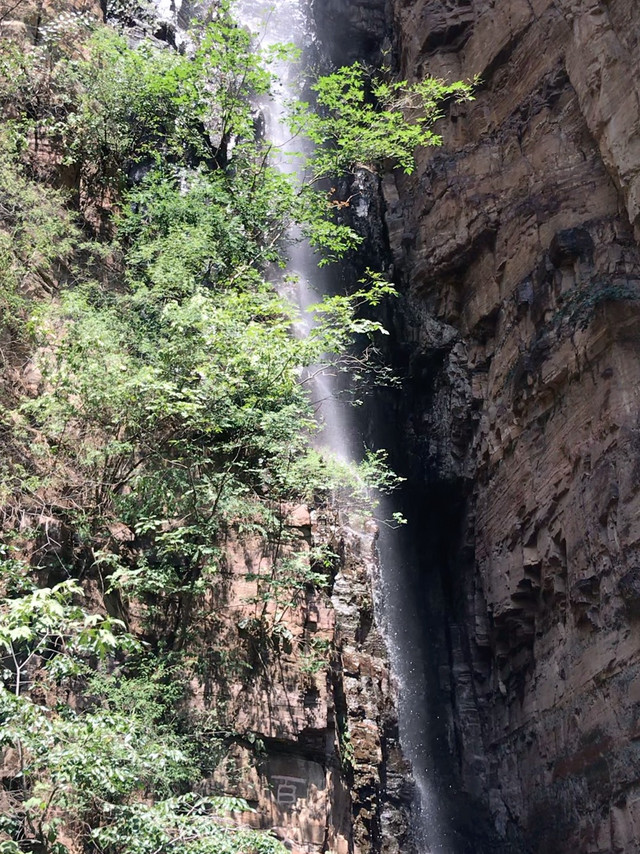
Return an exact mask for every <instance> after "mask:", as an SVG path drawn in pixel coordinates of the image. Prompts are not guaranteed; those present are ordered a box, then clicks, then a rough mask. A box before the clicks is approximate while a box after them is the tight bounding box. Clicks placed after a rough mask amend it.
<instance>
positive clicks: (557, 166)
mask: <svg viewBox="0 0 640 854" xmlns="http://www.w3.org/2000/svg"><path fill="white" fill-rule="evenodd" d="M395 15H396V36H397V43H398V50H399V56H400V63H401V68H402V73H403V74H405V75H407V76H409V77H416V76H417V77H420V76H421V75H423V74H426V73H430V74H434V75H441V76H445V77H448V78H461V77H462V78H469V77H472V76H473V75H475V74H479V75H480V77H481V82H480V84H479V86H478V89H477V93H476V100H475V101H474V102H472V103H469V104H463V105H453V106H451V107H450V109H449V112H448V115H447V117H446V119H444V120H443V121H442V122H441V127H440V128H439V130H440V132H441V133H442V135H443V137H444V139H445V145H444V147H443V148H442V149H439V150H430V151H425V152H421V153H420V155H419V167H418V169H417V171H416V172H415V174H414V175H412V176H410V177H401V176H397V175H396V176H395V177H393V178H389V179H387V181H386V199H387V204H388V224H389V231H390V235H391V240H392V244H393V250H394V256H395V261H396V264H397V266H398V268H399V269H400V270H401V271H402V275H403V278H404V289H405V293H406V299H407V302H406V306H405V310H404V312H403V315H402V318H401V319H399V321H398V327H399V328H398V335H399V340H400V345H401V346H402V347H403V348H404V351H405V352H406V354H407V356H406V358H407V363H408V369H409V379H408V382H407V384H406V387H405V399H404V402H403V403H402V404H399V418H400V419H401V424H403V425H404V426H403V427H401V429H402V430H403V432H404V435H405V436H406V437H408V438H409V445H408V447H409V452H408V453H409V456H407V455H406V454H405V457H404V460H405V463H404V465H405V468H407V467H408V469H409V471H408V472H407V473H409V474H410V476H411V479H412V485H413V488H414V489H415V490H416V491H418V492H422V494H423V496H424V500H425V506H427V504H429V502H431V504H429V507H430V512H432V513H434V515H435V520H436V521H435V523H434V522H433V520H432V524H435V525H436V526H437V524H438V523H437V519H438V518H440V519H441V520H442V519H444V518H445V515H444V513H445V511H444V510H442V509H441V508H438V507H434V504H436V503H437V498H436V499H435V500H434V496H436V497H437V496H439V497H440V499H442V497H443V496H446V497H447V499H448V500H449V502H450V506H451V505H452V504H455V502H456V501H457V502H458V507H462V508H463V509H462V510H460V511H459V512H458V515H457V517H456V519H457V521H456V523H455V525H452V524H449V528H448V529H447V531H448V533H449V534H450V541H449V542H448V544H446V545H447V548H446V553H447V557H446V560H444V561H443V560H442V559H441V558H438V559H436V560H435V564H434V560H433V555H431V556H430V555H429V554H428V553H427V554H426V555H425V566H426V567H427V566H431V570H430V571H428V570H425V579H426V580H425V582H424V585H425V589H427V590H429V591H430V592H431V593H432V594H433V591H434V590H440V591H442V590H444V591H445V592H444V593H443V594H441V595H442V600H441V601H440V603H439V604H438V602H436V604H435V605H434V604H432V605H431V607H432V608H434V609H435V610H437V611H438V616H439V619H440V621H441V631H442V635H441V639H440V640H439V641H436V644H435V649H434V650H433V651H432V654H433V655H435V656H436V658H437V660H438V663H440V664H441V665H442V667H443V668H444V671H446V670H447V669H452V670H453V677H454V678H453V681H452V683H451V685H452V686H453V687H452V690H453V697H454V702H453V707H451V705H450V700H449V699H448V696H447V692H448V691H449V690H450V686H449V680H448V677H447V678H446V679H444V678H443V679H442V680H441V687H440V689H438V688H437V686H436V689H435V690H436V693H437V692H438V690H439V694H438V702H439V703H441V704H442V707H443V708H445V709H446V708H449V711H448V713H447V712H445V714H447V715H448V718H449V727H450V729H449V737H450V745H451V759H450V762H451V763H452V764H453V765H456V764H458V766H459V772H460V777H461V780H462V788H463V790H465V791H467V792H470V793H472V794H473V795H474V796H477V797H478V798H480V799H481V800H483V801H484V803H485V804H487V805H488V806H489V807H490V809H491V811H492V814H493V819H494V823H495V825H496V827H497V829H498V831H499V834H500V836H501V837H502V838H503V839H509V840H512V841H513V844H514V846H515V848H514V850H517V851H521V850H531V851H535V852H539V854H552V852H559V853H560V852H563V854H567V852H592V853H593V854H595V852H599V854H604V852H613V851H615V852H622V851H624V852H632V851H636V850H638V849H639V848H640V813H639V812H638V807H637V805H638V804H639V803H640V753H639V748H638V745H639V743H640V742H639V741H638V723H637V718H638V712H637V708H638V699H639V698H640V695H639V693H638V689H637V687H636V685H637V684H638V678H639V676H640V631H639V622H638V620H639V618H640V607H639V606H640V568H639V567H640V551H639V544H640V496H639V489H640V481H639V479H638V453H639V450H640V303H638V302H637V299H638V296H640V289H639V285H640V252H639V250H638V243H637V239H638V236H639V234H640V82H639V81H640V74H639V70H640V16H639V14H638V7H637V4H636V3H635V2H634V1H633V0H609V2H598V0H560V2H551V0H501V2H490V0H471V2H469V0H458V2H456V0H452V2H447V3H442V2H439V1H438V2H435V0H415V2H411V0H404V2H400V0H397V2H396V3H395ZM400 464H401V465H402V463H400ZM438 514H440V515H439V516H438ZM458 524H460V526H461V527H456V526H457V525H458ZM445 528H446V525H445ZM428 548H429V545H428V543H427V544H426V545H425V551H428ZM434 565H435V569H434V568H433V567H434ZM438 567H439V568H440V569H441V572H440V573H439V574H438V573H437V569H438ZM434 574H437V575H438V578H437V579H436V580H434ZM447 591H448V592H447ZM432 601H433V600H432ZM444 671H443V672H444ZM478 850H480V849H478Z"/></svg>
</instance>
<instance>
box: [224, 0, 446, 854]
mask: <svg viewBox="0 0 640 854" xmlns="http://www.w3.org/2000/svg"><path fill="white" fill-rule="evenodd" d="M306 6H307V4H306V3H305V0H280V2H279V3H278V4H277V6H274V5H272V4H271V3H269V2H265V0H238V3H237V5H236V7H235V9H236V16H237V17H238V19H239V21H240V22H241V23H242V24H243V25H244V26H246V27H247V28H248V29H250V30H251V32H253V33H254V35H255V36H256V38H257V41H258V43H259V44H260V46H261V47H266V46H269V45H273V44H274V43H277V42H281V43H282V42H284V43H293V44H295V46H296V47H297V48H299V49H300V50H304V49H305V48H307V47H308V46H309V45H310V44H311V43H312V41H313V33H312V31H311V29H310V15H309V12H308V9H307V8H306ZM299 70H300V69H296V68H295V66H292V65H291V64H287V63H284V62H283V63H281V64H279V67H276V68H275V72H276V76H277V77H278V78H279V79H280V84H279V88H278V89H276V91H275V92H274V98H273V99H272V100H271V101H269V102H264V103H262V104H261V105H260V108H261V110H262V112H263V116H264V119H265V136H266V138H267V139H268V140H269V142H270V144H271V145H272V146H273V161H274V163H276V164H277V165H278V166H279V167H280V168H281V169H283V170H284V171H287V172H289V173H297V174H299V168H300V167H299V165H298V163H297V160H296V158H295V152H301V153H302V154H304V153H305V143H304V141H302V140H300V139H295V140H294V139H292V138H291V136H290V133H289V131H288V129H287V127H286V124H285V122H284V120H283V119H284V113H285V109H286V107H285V104H286V101H288V100H290V99H292V98H295V97H296V94H297V93H296V85H297V80H296V77H297V75H298V73H299ZM307 153H308V149H307ZM300 178H301V180H302V178H303V176H302V175H300ZM287 277H288V278H291V279H293V280H294V281H295V282H296V284H297V294H296V299H297V302H298V305H299V307H300V308H301V309H302V310H303V312H304V310H306V309H307V308H308V307H309V306H310V305H312V304H313V303H315V302H317V301H318V299H319V298H321V297H322V295H323V293H325V292H327V290H328V282H327V278H326V274H325V272H324V271H323V270H320V269H319V268H318V265H317V256H315V255H314V252H313V250H312V249H311V247H310V246H309V244H308V243H306V242H305V241H299V242H297V243H295V244H294V245H293V247H292V249H291V252H290V257H289V263H288V267H287ZM303 322H305V321H303ZM306 322H308V323H309V324H311V323H312V322H313V321H312V319H311V318H310V319H309V320H308V321H306ZM312 397H313V400H314V402H315V403H316V408H317V412H318V415H319V418H320V420H321V422H322V425H323V429H322V434H321V444H322V445H323V446H324V447H325V448H327V449H328V450H330V451H331V452H332V453H333V454H335V455H336V456H337V457H339V458H340V459H342V460H345V461H350V460H354V459H355V453H354V451H355V447H356V445H357V444H358V441H357V437H358V434H359V430H358V427H357V423H356V419H355V417H354V415H353V411H352V410H351V407H349V405H348V404H346V403H345V402H343V401H341V400H340V399H339V397H338V395H337V393H336V388H335V381H334V378H333V377H332V376H331V375H330V373H327V372H322V371H320V372H319V373H317V374H316V375H315V376H314V379H313V389H312ZM360 444H361V443H360ZM380 509H381V511H382V512H381V516H382V518H385V517H387V518H391V516H392V512H393V511H392V508H391V507H390V505H388V504H386V503H385V502H383V503H382V505H381V507H380ZM400 537H401V532H398V531H395V530H393V529H391V528H389V527H386V526H385V525H384V523H383V524H382V526H381V533H380V537H379V551H380V564H381V577H380V579H379V582H378V589H377V591H376V599H377V602H376V611H377V619H378V621H379V622H380V624H381V626H382V630H383V633H384V635H385V639H386V642H387V647H388V650H389V657H390V663H391V668H392V672H393V674H394V677H395V679H396V681H397V684H398V689H399V704H398V715H399V725H400V741H401V745H402V749H403V753H404V755H405V756H406V758H407V759H408V760H409V761H410V762H411V765H412V768H413V773H414V778H415V782H416V789H417V793H418V803H417V804H416V807H415V810H414V816H413V821H414V828H413V836H414V846H415V848H416V850H417V851H419V852H420V854H452V848H451V845H450V843H449V842H448V840H447V835H448V834H447V832H446V830H445V828H444V826H443V825H444V822H443V820H442V816H441V810H440V807H439V799H438V797H437V793H436V790H435V784H434V782H433V779H434V777H433V769H432V768H431V767H430V765H429V761H430V760H429V757H430V741H429V739H430V736H429V709H428V707H427V705H426V697H427V685H426V678H425V674H424V669H423V666H422V662H421V653H422V648H423V644H422V634H423V632H422V626H421V616H420V614H419V612H418V610H417V606H416V601H415V597H414V596H413V592H412V585H411V584H410V583H409V574H410V571H411V567H410V566H409V565H408V563H407V561H406V559H405V557H404V556H403V550H402V546H401V542H400V539H399V538H400Z"/></svg>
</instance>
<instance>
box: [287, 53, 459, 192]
mask: <svg viewBox="0 0 640 854" xmlns="http://www.w3.org/2000/svg"><path fill="white" fill-rule="evenodd" d="M312 89H313V90H314V91H315V93H316V105H314V108H313V109H312V108H310V107H309V105H308V104H300V105H298V107H297V109H296V110H295V112H294V114H293V117H292V125H293V128H294V130H295V131H296V132H303V133H306V134H307V135H308V136H309V137H310V139H311V140H312V141H313V142H314V143H315V144H316V146H317V148H316V150H315V152H314V154H313V156H312V157H311V160H310V164H311V171H312V175H313V180H314V181H318V180H320V179H322V178H327V177H331V176H334V175H340V174H342V173H344V172H352V171H353V170H354V168H355V167H356V166H363V167H366V168H372V169H375V168H379V167H380V166H381V165H382V164H383V163H385V162H389V163H390V164H391V165H392V166H393V167H394V168H399V169H402V171H403V172H405V173H410V172H412V171H413V168H414V159H413V158H414V152H415V149H416V148H418V147H419V146H428V145H439V144H440V142H441V139H440V137H439V136H438V135H437V134H435V133H434V132H433V130H432V127H433V124H434V122H435V121H437V119H438V118H440V116H441V104H442V103H443V101H444V100H446V99H448V98H456V99H458V100H469V99H470V98H471V91H472V86H471V84H465V83H461V82H455V83H446V82H445V81H443V80H438V79H436V78H431V77H430V78H427V79H425V80H422V81H419V82H417V83H412V84H409V83H407V81H406V80H402V81H394V80H392V79H391V78H389V77H383V76H382V75H381V74H378V73H376V72H374V71H371V70H369V69H367V68H366V67H365V66H363V65H362V64H360V63H354V64H353V65H350V66H345V67H343V68H340V69H338V71H336V72H334V73H333V74H329V75H327V76H325V77H321V78H320V79H319V80H318V81H317V82H316V83H315V84H314V85H313V86H312Z"/></svg>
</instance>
